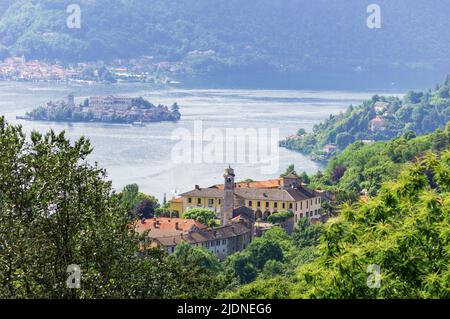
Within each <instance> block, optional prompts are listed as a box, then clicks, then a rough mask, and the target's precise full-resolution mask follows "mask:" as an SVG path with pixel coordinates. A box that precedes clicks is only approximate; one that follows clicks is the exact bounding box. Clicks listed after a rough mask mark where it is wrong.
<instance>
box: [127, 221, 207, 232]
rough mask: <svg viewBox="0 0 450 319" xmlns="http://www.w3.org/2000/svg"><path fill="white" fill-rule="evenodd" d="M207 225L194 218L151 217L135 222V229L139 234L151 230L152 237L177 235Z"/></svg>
mask: <svg viewBox="0 0 450 319" xmlns="http://www.w3.org/2000/svg"><path fill="white" fill-rule="evenodd" d="M204 228H206V226H205V225H203V224H202V223H199V222H198V221H196V220H194V219H184V218H166V217H159V218H149V219H146V220H143V221H137V222H136V223H135V230H136V232H138V233H139V234H142V233H144V232H145V231H147V230H150V234H149V236H150V237H158V236H164V235H165V236H168V235H176V234H181V233H185V232H189V231H191V230H193V229H204Z"/></svg>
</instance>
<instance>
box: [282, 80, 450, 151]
mask: <svg viewBox="0 0 450 319" xmlns="http://www.w3.org/2000/svg"><path fill="white" fill-rule="evenodd" d="M448 121H450V77H449V76H447V78H446V80H445V82H444V83H443V84H442V85H438V86H437V87H436V88H435V89H434V90H428V91H425V92H414V91H410V92H408V93H407V94H406V96H405V97H404V99H403V100H400V99H399V98H396V97H384V96H378V95H375V96H373V97H372V99H371V100H367V101H364V102H363V104H362V105H359V106H352V105H351V106H350V107H349V108H348V109H347V110H346V111H345V112H344V113H341V114H338V115H330V118H329V119H327V120H326V121H324V122H322V123H320V124H317V125H315V126H314V128H313V131H312V132H310V133H306V132H305V130H303V129H299V131H298V132H297V135H295V136H291V137H289V138H287V139H286V140H283V141H281V142H280V145H281V146H284V147H286V148H289V149H292V150H296V151H299V152H302V153H306V154H312V155H313V156H314V158H316V159H319V160H326V159H329V158H330V157H332V156H333V155H336V154H339V153H340V152H341V151H342V150H344V149H345V148H346V147H347V146H348V145H350V144H351V143H353V142H355V141H363V142H364V143H372V142H373V141H383V140H389V139H392V138H394V137H398V136H401V135H403V134H405V133H406V132H408V131H413V132H414V134H417V135H422V134H425V133H428V132H432V131H434V130H435V129H437V128H443V127H444V126H445V125H446V123H447V122H448Z"/></svg>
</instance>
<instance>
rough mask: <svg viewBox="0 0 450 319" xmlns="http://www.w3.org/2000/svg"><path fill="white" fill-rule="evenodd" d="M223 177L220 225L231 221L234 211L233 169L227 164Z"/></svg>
mask: <svg viewBox="0 0 450 319" xmlns="http://www.w3.org/2000/svg"><path fill="white" fill-rule="evenodd" d="M223 177H224V178H225V184H224V193H223V201H222V205H221V206H222V207H221V209H220V213H221V219H222V226H225V225H228V224H230V223H231V219H232V218H233V211H234V170H233V169H232V168H231V166H228V168H227V169H226V170H225V173H224V174H223Z"/></svg>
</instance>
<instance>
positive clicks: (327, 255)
mask: <svg viewBox="0 0 450 319" xmlns="http://www.w3.org/2000/svg"><path fill="white" fill-rule="evenodd" d="M449 171H450V152H449V150H448V149H447V150H446V151H444V152H442V153H441V154H440V155H438V154H433V153H428V154H427V155H426V156H424V157H423V158H422V159H421V160H420V161H418V162H417V163H409V164H406V165H404V166H403V169H402V173H401V174H400V176H399V177H398V178H397V179H396V180H392V181H389V182H385V183H384V184H383V186H382V187H381V190H380V193H379V195H378V196H376V197H374V198H372V199H369V200H368V201H367V202H364V203H362V202H357V203H354V204H352V205H346V206H344V207H343V209H342V210H341V213H340V215H339V216H338V217H335V218H332V219H330V220H328V221H327V222H326V223H325V224H324V225H323V230H322V233H321V237H320V243H319V244H318V245H315V246H313V251H314V253H315V255H314V254H313V257H312V261H310V262H306V263H304V264H301V265H299V266H298V267H297V269H296V270H295V271H294V274H289V273H281V274H280V273H277V275H274V276H272V277H271V278H270V279H269V280H268V279H266V278H264V277H260V278H258V279H257V280H256V281H254V282H252V283H250V284H247V285H243V286H241V287H239V288H237V289H235V290H232V291H227V292H224V293H223V294H222V297H227V298H331V299H333V298H337V299H340V298H351V299H352V298H449V297H450V268H449V263H448V260H449V257H450V256H449V252H450V236H449V234H450V226H449V225H450V224H449V215H448V212H449V211H450V179H449V175H448V172H449ZM301 251H303V250H302V249H297V254H299V253H300V252H301ZM267 264H269V261H267V262H266V265H267Z"/></svg>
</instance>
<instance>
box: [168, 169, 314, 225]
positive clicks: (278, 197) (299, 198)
mask: <svg viewBox="0 0 450 319" xmlns="http://www.w3.org/2000/svg"><path fill="white" fill-rule="evenodd" d="M230 176H231V177H230ZM224 177H225V183H224V184H221V185H214V186H211V187H208V188H200V187H199V186H198V185H196V186H195V188H194V189H193V190H191V191H189V192H186V193H183V194H181V195H180V197H179V198H176V199H173V200H172V201H170V209H171V210H172V211H176V212H178V213H179V214H180V216H182V215H183V214H184V213H185V212H186V211H187V210H189V209H192V208H206V209H209V210H212V211H214V212H216V214H217V216H218V217H222V218H226V217H227V216H229V215H230V211H233V209H234V207H247V208H250V209H251V210H252V211H253V213H254V217H255V219H256V220H266V219H267V217H268V216H270V215H271V214H273V213H275V212H282V211H290V212H292V213H293V214H294V222H295V224H297V221H298V220H299V219H300V218H302V217H308V218H309V219H319V218H320V217H321V209H322V197H321V194H320V193H318V192H316V191H314V190H310V189H307V188H305V187H304V186H303V185H302V184H301V180H300V178H299V177H298V176H297V175H295V174H294V173H292V174H289V175H287V176H285V177H281V178H279V179H277V180H269V181H263V182H240V183H234V171H233V170H232V169H231V168H228V169H227V170H226V171H225V174H224ZM230 178H232V179H230ZM227 185H229V186H227ZM225 196H226V197H227V198H233V199H234V200H233V201H231V202H232V206H231V207H229V205H227V207H225V206H224V205H225V203H224V198H225ZM230 196H231V197H230ZM224 207H225V208H224ZM224 209H226V210H227V212H226V213H225V214H222V212H223V210H224Z"/></svg>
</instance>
